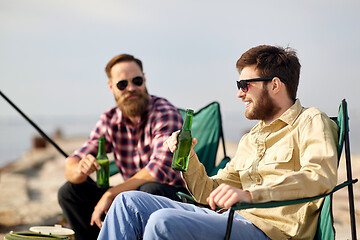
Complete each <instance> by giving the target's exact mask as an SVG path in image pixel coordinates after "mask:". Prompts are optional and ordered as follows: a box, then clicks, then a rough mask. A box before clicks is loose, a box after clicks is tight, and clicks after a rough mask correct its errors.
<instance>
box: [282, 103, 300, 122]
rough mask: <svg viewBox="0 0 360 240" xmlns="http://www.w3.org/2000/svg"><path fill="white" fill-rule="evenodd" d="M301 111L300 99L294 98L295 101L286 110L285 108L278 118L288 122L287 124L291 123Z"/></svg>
mask: <svg viewBox="0 0 360 240" xmlns="http://www.w3.org/2000/svg"><path fill="white" fill-rule="evenodd" d="M301 111H302V106H301V103H300V100H299V99H296V101H295V103H294V104H293V105H292V106H291V107H290V108H289V109H288V110H286V111H285V112H284V113H283V114H282V115H281V116H280V117H279V119H280V120H282V121H283V122H285V123H287V124H289V125H293V123H294V122H295V120H296V119H297V118H298V116H299V115H300V113H301Z"/></svg>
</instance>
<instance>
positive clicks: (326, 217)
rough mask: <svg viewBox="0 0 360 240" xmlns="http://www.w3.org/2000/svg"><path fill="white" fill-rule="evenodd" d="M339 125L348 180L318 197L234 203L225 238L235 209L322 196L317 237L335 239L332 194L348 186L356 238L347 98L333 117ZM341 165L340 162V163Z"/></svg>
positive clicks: (266, 206) (280, 204) (352, 232)
mask: <svg viewBox="0 0 360 240" xmlns="http://www.w3.org/2000/svg"><path fill="white" fill-rule="evenodd" d="M332 119H333V120H334V121H335V122H336V123H337V125H338V126H339V142H338V163H339V161H340V156H341V152H342V149H343V145H344V143H345V160H346V173H347V181H345V182H344V183H342V184H339V185H337V186H336V187H335V188H334V189H333V190H332V191H331V192H330V193H327V194H322V195H320V196H316V197H310V198H302V199H295V200H286V201H271V202H266V203H247V202H238V203H236V204H235V205H233V206H232V207H231V209H230V213H229V217H228V222H227V229H226V235H225V239H230V234H231V226H232V221H233V216H234V211H235V210H241V209H248V208H272V207H279V206H286V205H291V204H299V203H305V202H309V201H313V200H317V199H320V198H325V199H324V201H323V204H322V208H321V212H320V216H319V222H318V227H317V232H316V235H315V239H326V240H328V239H335V229H334V227H333V216H332V195H333V193H334V192H336V191H337V190H339V189H341V188H343V187H348V198H349V210H350V221H351V236H352V239H353V240H356V224H355V208H354V193H353V184H355V183H356V182H357V181H358V180H357V179H353V178H352V172H351V159H350V157H351V156H350V141H349V118H348V112H347V103H346V100H345V99H344V100H342V102H341V104H340V107H339V113H338V117H334V118H332ZM338 165H339V164H338Z"/></svg>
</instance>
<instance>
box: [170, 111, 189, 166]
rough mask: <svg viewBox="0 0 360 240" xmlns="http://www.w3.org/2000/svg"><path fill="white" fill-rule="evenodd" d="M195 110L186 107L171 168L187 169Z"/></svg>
mask: <svg viewBox="0 0 360 240" xmlns="http://www.w3.org/2000/svg"><path fill="white" fill-rule="evenodd" d="M193 114H194V110H192V109H186V116H185V121H184V123H183V126H182V128H181V131H180V132H179V135H178V136H177V144H176V150H175V152H174V155H173V160H172V164H171V168H172V169H175V170H179V171H184V172H185V171H186V170H187V168H188V163H189V156H190V150H191V145H192V136H191V123H192V118H193Z"/></svg>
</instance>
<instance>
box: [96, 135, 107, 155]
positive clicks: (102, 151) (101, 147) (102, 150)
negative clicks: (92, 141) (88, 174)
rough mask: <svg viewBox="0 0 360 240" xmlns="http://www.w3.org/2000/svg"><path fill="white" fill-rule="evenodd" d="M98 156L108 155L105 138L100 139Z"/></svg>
mask: <svg viewBox="0 0 360 240" xmlns="http://www.w3.org/2000/svg"><path fill="white" fill-rule="evenodd" d="M97 155H98V156H103V155H106V147H105V139H104V138H103V137H100V138H99V149H98V154H97Z"/></svg>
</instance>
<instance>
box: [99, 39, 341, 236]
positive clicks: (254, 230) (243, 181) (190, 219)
mask: <svg viewBox="0 0 360 240" xmlns="http://www.w3.org/2000/svg"><path fill="white" fill-rule="evenodd" d="M236 66H237V69H238V70H239V73H240V77H239V81H237V87H238V89H239V91H238V94H237V96H238V98H240V99H241V100H242V101H243V102H244V103H245V106H246V110H245V116H246V117H247V118H248V119H255V120H260V121H259V123H258V124H257V125H256V126H255V127H253V128H252V129H251V131H250V132H249V133H248V134H245V135H244V136H243V137H242V139H241V140H240V143H239V146H238V149H237V152H236V155H235V157H234V158H233V159H232V160H231V161H230V162H229V163H228V164H227V165H226V167H225V168H224V169H223V170H220V171H219V172H218V174H217V175H215V176H213V177H208V176H207V175H206V172H205V169H204V167H203V165H202V164H201V163H200V162H199V160H198V158H197V156H196V154H195V152H194V150H193V149H192V150H191V153H190V161H189V167H188V171H187V172H183V174H182V177H183V179H184V180H185V183H186V185H187V188H188V190H189V192H190V193H191V194H192V195H193V197H194V198H195V199H196V200H197V201H198V202H200V203H208V204H209V205H210V207H211V208H212V209H215V206H219V207H221V208H225V209H227V208H230V207H231V206H232V205H233V204H234V203H236V202H238V201H247V202H254V203H258V202H266V201H277V200H287V199H296V198H303V197H312V196H316V195H319V194H322V193H326V192H329V191H331V190H332V188H333V187H334V186H335V185H336V181H337V147H336V146H337V126H336V124H335V123H334V122H333V121H331V120H330V119H329V118H328V117H327V116H326V115H325V114H324V113H322V112H321V111H320V110H318V109H316V108H304V107H302V106H301V104H300V101H299V99H296V92H297V87H298V83H299V75H300V67H301V66H300V63H299V60H298V58H297V56H296V53H295V51H294V50H292V49H289V48H286V49H284V48H281V47H274V46H266V45H261V46H257V47H254V48H252V49H250V50H248V51H247V52H245V53H244V54H243V55H242V56H241V57H240V59H239V60H238V61H237V64H236ZM176 136H177V133H173V135H172V136H171V137H170V138H169V139H168V140H167V141H166V144H167V145H168V147H169V148H170V150H171V151H174V150H175V148H176ZM193 143H194V144H196V139H194V140H193ZM322 201H323V200H317V201H313V202H309V203H304V204H297V205H292V206H285V207H277V208H272V209H247V210H241V211H238V212H237V214H235V216H234V221H233V227H232V234H231V239H269V238H270V239H289V238H292V239H312V238H313V237H314V235H315V231H316V226H317V219H318V216H319V208H320V206H321V203H322ZM227 215H228V211H227V212H225V213H223V214H218V213H215V212H214V211H211V210H209V209H205V208H199V207H195V206H193V205H190V204H185V203H177V202H174V201H171V200H168V199H165V198H162V197H157V196H151V195H149V194H146V193H137V192H127V193H124V194H120V195H119V196H118V197H117V199H115V200H114V203H113V204H112V206H111V208H110V210H109V213H108V215H107V217H106V219H105V223H104V226H103V228H102V229H101V232H100V235H99V239H112V238H114V239H115V238H116V239H133V238H134V239H135V238H139V237H143V239H199V238H201V239H223V238H224V236H225V231H226V223H227V221H226V219H227Z"/></svg>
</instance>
